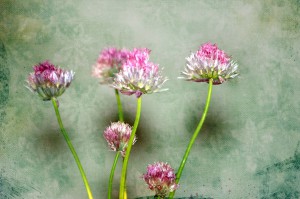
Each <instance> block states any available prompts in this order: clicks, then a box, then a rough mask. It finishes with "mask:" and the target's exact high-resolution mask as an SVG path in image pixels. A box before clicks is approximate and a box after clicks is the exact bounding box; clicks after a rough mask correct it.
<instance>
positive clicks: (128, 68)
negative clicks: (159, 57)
mask: <svg viewBox="0 0 300 199" xmlns="http://www.w3.org/2000/svg"><path fill="white" fill-rule="evenodd" d="M149 55H150V50H149V49H146V48H141V49H134V50H133V51H130V53H129V54H128V59H127V60H126V62H125V63H124V65H123V68H122V70H121V71H120V72H119V73H117V74H116V77H115V78H114V82H113V84H112V86H113V87H114V88H116V89H118V90H120V92H121V93H123V94H126V95H132V94H135V95H136V97H140V96H141V95H142V94H149V93H155V92H159V91H163V90H162V89H161V86H162V85H163V84H164V83H165V81H167V78H166V77H163V76H162V75H161V72H160V71H159V67H158V65H157V64H154V63H152V62H150V61H149ZM164 90H165V89H164Z"/></svg>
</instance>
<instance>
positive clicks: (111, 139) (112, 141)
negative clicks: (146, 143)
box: [103, 122, 136, 157]
mask: <svg viewBox="0 0 300 199" xmlns="http://www.w3.org/2000/svg"><path fill="white" fill-rule="evenodd" d="M131 131H132V130H131V126H130V125H129V124H125V123H123V122H113V123H111V125H110V126H108V127H107V128H106V129H105V131H104V133H103V136H104V138H105V139H106V141H107V143H108V145H109V147H110V149H111V150H113V151H120V152H121V154H122V156H123V157H125V154H126V149H127V145H128V141H129V139H130V135H131ZM135 142H136V137H134V141H133V143H135Z"/></svg>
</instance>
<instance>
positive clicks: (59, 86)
mask: <svg viewBox="0 0 300 199" xmlns="http://www.w3.org/2000/svg"><path fill="white" fill-rule="evenodd" d="M33 70H34V72H33V73H30V74H29V76H28V79H27V84H28V86H27V88H29V89H30V90H31V91H32V92H36V93H38V95H39V96H40V97H41V98H42V99H43V100H44V101H46V100H51V98H53V97H54V98H57V97H59V96H61V95H62V94H63V93H64V92H65V90H66V89H67V88H68V87H69V86H70V84H71V82H72V80H73V78H74V74H75V73H74V72H73V71H68V70H63V69H61V68H58V67H56V66H54V65H53V64H51V63H50V62H49V61H44V62H42V63H39V64H37V65H35V66H33Z"/></svg>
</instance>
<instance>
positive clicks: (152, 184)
mask: <svg viewBox="0 0 300 199" xmlns="http://www.w3.org/2000/svg"><path fill="white" fill-rule="evenodd" d="M143 179H144V180H145V182H146V183H147V184H148V187H149V189H150V190H152V191H155V193H156V195H157V196H159V197H162V198H164V197H165V196H166V195H167V194H168V193H169V192H173V191H174V190H176V189H177V188H178V187H179V185H178V184H176V182H175V180H176V176H175V173H174V170H173V169H172V167H171V166H170V165H169V164H168V163H164V162H155V163H154V164H149V165H148V167H147V173H146V174H143Z"/></svg>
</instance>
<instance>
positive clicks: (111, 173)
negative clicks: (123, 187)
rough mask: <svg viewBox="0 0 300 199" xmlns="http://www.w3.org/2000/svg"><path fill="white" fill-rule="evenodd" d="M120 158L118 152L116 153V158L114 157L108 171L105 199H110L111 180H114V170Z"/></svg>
mask: <svg viewBox="0 0 300 199" xmlns="http://www.w3.org/2000/svg"><path fill="white" fill-rule="evenodd" d="M119 156H120V151H118V152H117V154H116V156H115V160H114V163H113V165H112V167H111V171H110V176H109V183H108V195H107V198H108V199H111V193H112V183H113V179H114V174H115V169H116V165H117V162H118V159H119Z"/></svg>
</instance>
